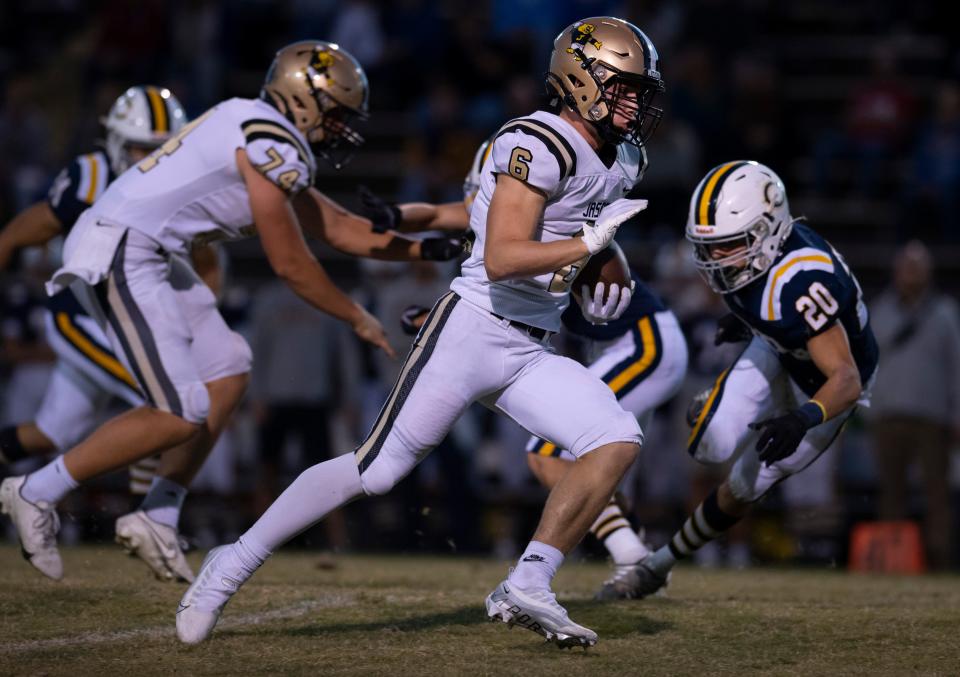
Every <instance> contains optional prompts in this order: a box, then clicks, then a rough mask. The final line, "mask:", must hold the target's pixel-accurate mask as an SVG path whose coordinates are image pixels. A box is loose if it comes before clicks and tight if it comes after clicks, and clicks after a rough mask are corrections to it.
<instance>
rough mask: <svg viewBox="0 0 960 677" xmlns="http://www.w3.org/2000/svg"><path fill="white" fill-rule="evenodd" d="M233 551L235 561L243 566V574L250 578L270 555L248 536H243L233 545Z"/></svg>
mask: <svg viewBox="0 0 960 677" xmlns="http://www.w3.org/2000/svg"><path fill="white" fill-rule="evenodd" d="M233 551H234V552H235V553H236V555H237V559H239V560H240V562H241V563H242V564H243V568H244V573H246V574H247V576H248V577H249V576H252V575H253V572H254V571H256V570H257V569H259V568H260V566H261V565H262V564H263V563H264V562H265V561H266V559H267V558H268V557H269V556H270V555H271V553H270V551H269V550H267V549H266V548H265V547H263V545H261V544H260V543H257V542H256V541H255V540H254V539H253V538H251V537H250V536H249V535H248V534H244V535H243V536H241V537H240V538H239V539H238V540H237V542H236V543H234V544H233Z"/></svg>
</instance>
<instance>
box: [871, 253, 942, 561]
mask: <svg viewBox="0 0 960 677" xmlns="http://www.w3.org/2000/svg"><path fill="white" fill-rule="evenodd" d="M932 271H933V265H932V260H931V256H930V252H929V250H928V249H927V248H926V246H924V245H923V244H922V243H921V242H919V241H917V240H914V241H912V242H910V243H908V244H907V245H906V246H904V247H903V249H901V250H900V251H899V252H898V254H897V256H896V259H895V261H894V266H893V285H892V287H891V288H890V289H889V290H887V291H886V292H885V293H884V294H883V295H882V296H880V298H878V299H877V300H876V302H875V303H874V304H873V307H872V309H871V310H872V312H871V314H870V316H871V317H870V322H871V325H872V326H873V330H874V332H875V333H876V336H877V343H878V344H879V346H880V356H881V357H880V360H881V367H880V369H879V370H878V374H877V381H876V384H875V386H874V389H873V394H874V397H873V406H872V407H871V410H870V414H871V418H872V419H873V434H874V438H875V449H876V452H877V460H878V465H879V471H880V501H879V503H880V506H879V514H880V519H884V520H897V519H904V518H906V517H907V516H908V514H909V513H910V507H909V505H910V502H909V500H908V495H909V493H908V481H909V477H910V474H909V472H908V471H909V468H910V464H911V461H913V460H914V459H916V460H917V461H918V462H919V463H920V467H921V470H922V474H923V485H922V486H923V494H924V499H925V502H926V515H925V518H924V537H925V542H926V548H927V556H928V561H929V564H930V566H931V568H934V569H943V568H946V567H948V566H950V565H951V563H952V561H953V560H952V554H953V553H952V547H953V542H954V540H955V535H954V532H953V529H952V521H951V518H950V495H949V474H950V473H949V469H950V447H951V442H952V441H954V440H956V439H957V437H956V436H957V433H958V432H960V317H958V315H957V305H956V303H954V301H953V300H952V299H951V298H950V297H948V296H946V295H945V294H941V293H939V292H938V291H937V290H936V289H935V288H934V287H933V284H932Z"/></svg>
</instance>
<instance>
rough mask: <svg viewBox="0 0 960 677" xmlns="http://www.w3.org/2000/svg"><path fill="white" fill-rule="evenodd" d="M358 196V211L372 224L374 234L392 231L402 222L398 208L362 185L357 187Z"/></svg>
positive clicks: (401, 215)
mask: <svg viewBox="0 0 960 677" xmlns="http://www.w3.org/2000/svg"><path fill="white" fill-rule="evenodd" d="M357 194H358V195H359V196H360V205H361V206H360V211H361V213H362V214H363V215H364V216H365V217H367V218H368V219H370V221H371V222H372V223H373V232H374V233H386V232H387V231H388V230H394V229H396V228H397V226H399V225H400V221H402V220H403V214H402V213H401V212H400V208H399V207H398V206H397V205H396V204H394V203H393V202H387V201H386V200H384V199H383V198H381V197H379V196H378V195H376V194H375V193H374V192H373V191H372V190H370V189H369V188H367V187H366V186H364V185H360V186H358V187H357Z"/></svg>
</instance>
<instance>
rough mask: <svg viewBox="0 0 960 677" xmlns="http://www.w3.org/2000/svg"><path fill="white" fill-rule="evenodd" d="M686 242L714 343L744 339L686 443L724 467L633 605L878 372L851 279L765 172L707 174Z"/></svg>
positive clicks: (830, 427) (646, 570) (826, 441)
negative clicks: (707, 301)
mask: <svg viewBox="0 0 960 677" xmlns="http://www.w3.org/2000/svg"><path fill="white" fill-rule="evenodd" d="M686 237H687V239H688V240H689V241H690V242H692V243H693V244H694V247H695V254H694V258H695V262H696V265H697V267H698V268H699V269H700V271H701V272H702V273H703V274H704V277H705V278H706V280H707V282H708V283H709V284H710V286H711V287H712V288H713V289H714V290H715V291H717V292H719V293H720V294H722V295H723V298H724V300H725V301H726V303H727V305H728V307H729V308H730V311H731V313H732V315H731V316H728V317H727V318H725V319H724V321H722V322H721V325H720V328H719V330H718V336H717V340H718V341H719V342H722V341H726V340H735V339H739V338H743V337H744V336H745V335H752V337H751V338H750V341H749V343H748V344H747V346H746V348H745V349H744V351H743V353H742V354H741V355H740V357H739V358H738V359H737V360H736V361H735V363H734V364H733V365H732V366H731V367H730V368H729V369H727V370H726V371H724V372H723V373H722V374H721V375H720V377H719V378H718V379H717V381H716V384H715V385H714V387H713V388H712V389H711V390H710V391H709V392H708V393H706V394H705V395H704V396H702V397H700V398H698V400H699V402H697V403H696V404H697V405H698V406H697V409H698V410H695V411H694V412H693V414H694V415H693V416H692V424H693V430H692V431H691V434H690V440H689V443H688V451H689V452H690V454H691V455H692V456H693V457H694V458H695V459H696V460H697V461H699V462H701V463H705V464H716V465H719V464H724V463H727V462H728V461H731V460H732V461H733V467H732V469H731V470H730V473H729V475H728V476H727V478H726V479H725V480H724V481H723V483H722V484H721V485H720V487H719V488H718V489H716V490H715V491H714V492H713V493H711V494H710V495H709V496H708V497H707V498H706V499H705V500H704V501H703V503H701V504H700V506H698V507H697V509H696V511H695V512H694V514H693V515H692V516H691V517H690V518H689V519H688V520H687V521H686V522H685V523H684V525H683V527H682V528H681V529H680V530H679V531H678V532H677V533H676V534H675V535H674V536H673V538H672V540H671V541H670V542H669V543H668V544H667V545H665V546H664V547H662V548H660V549H659V550H658V551H657V552H655V553H654V554H652V555H650V556H649V557H647V558H646V559H645V560H643V561H642V562H641V563H640V564H639V565H638V566H636V567H634V569H633V572H632V579H633V580H632V583H633V589H634V592H635V596H637V597H643V596H646V595H649V594H651V593H653V592H655V591H656V590H658V589H660V588H661V587H663V586H664V585H665V584H666V582H667V579H668V576H669V573H670V570H671V569H672V568H673V565H674V564H675V563H676V562H677V560H679V559H683V558H685V557H689V556H690V555H691V554H692V553H693V552H694V551H695V550H697V549H698V548H700V547H701V546H703V545H704V544H705V543H707V542H708V541H710V540H712V539H714V538H716V537H718V536H719V535H720V534H721V533H723V532H724V531H726V530H727V529H729V528H730V527H731V526H733V525H734V524H735V523H736V522H737V521H738V520H740V518H741V517H743V516H744V515H745V514H746V513H747V512H748V511H749V510H750V508H751V506H752V505H753V504H754V503H755V502H756V501H757V500H759V499H760V498H762V497H763V496H764V495H765V494H766V493H767V492H768V491H769V490H770V488H771V487H773V486H774V485H775V484H776V483H778V482H780V481H782V480H784V479H786V478H787V477H789V476H790V475H793V474H794V473H797V472H800V471H802V470H803V469H805V468H806V467H807V466H809V465H810V464H811V463H813V462H814V461H815V460H816V459H817V458H819V457H820V455H821V454H823V453H824V452H825V451H826V450H827V449H828V448H829V447H830V445H831V443H832V442H833V441H834V439H836V437H837V435H838V434H839V433H840V430H841V429H842V428H843V425H844V423H845V422H846V420H847V419H848V418H849V417H850V416H851V414H852V413H853V411H854V409H856V407H857V405H858V404H863V405H867V404H869V384H870V383H871V381H872V379H873V375H874V373H875V371H876V369H877V359H878V351H877V343H876V340H875V339H874V336H873V332H872V331H871V330H870V324H869V318H868V315H867V309H866V306H865V305H864V303H863V299H862V296H861V292H860V286H859V284H858V283H857V280H856V278H855V277H854V276H853V273H852V272H851V271H850V268H849V267H848V266H847V264H846V262H845V261H844V260H843V257H841V256H840V254H839V253H838V252H837V251H836V250H835V249H834V248H833V247H832V246H831V245H830V244H829V243H828V242H827V241H826V240H824V239H823V238H822V237H820V236H819V235H817V233H816V232H814V231H813V230H812V229H811V228H810V227H809V226H807V225H806V224H803V223H799V222H798V219H794V218H793V217H792V216H791V215H790V209H789V205H788V203H787V196H786V190H785V188H784V185H783V182H782V181H781V180H780V179H779V177H777V175H776V174H775V173H774V172H773V171H772V170H770V169H769V168H768V167H765V166H763V165H761V164H758V163H756V162H745V161H744V162H729V163H726V164H723V165H720V166H719V167H716V168H714V169H712V170H711V171H710V172H709V173H708V174H707V175H706V176H705V177H704V178H703V180H702V181H701V182H700V184H699V186H698V187H697V189H696V191H695V192H694V195H693V198H692V200H691V203H690V213H689V218H688V221H687V228H686Z"/></svg>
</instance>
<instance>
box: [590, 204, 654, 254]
mask: <svg viewBox="0 0 960 677" xmlns="http://www.w3.org/2000/svg"><path fill="white" fill-rule="evenodd" d="M646 208H647V201H646V200H628V199H626V198H620V199H619V200H614V201H613V202H611V203H610V204H608V205H607V206H606V207H604V208H603V211H601V212H600V216H599V217H598V218H597V220H596V221H594V223H593V225H590V224H586V225H584V227H583V242H584V244H586V245H587V249H588V250H589V251H590V255H591V256H592V255H594V254H596V253H597V252H599V251H603V250H604V249H606V248H607V246H608V245H609V244H610V242H611V241H612V240H613V236H614V235H616V234H617V228H619V227H620V224H621V223H623V222H624V221H626V220H627V219H629V218H630V217H631V216H636V215H637V214H639V213H640V212H642V211H643V210H644V209H646Z"/></svg>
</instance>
